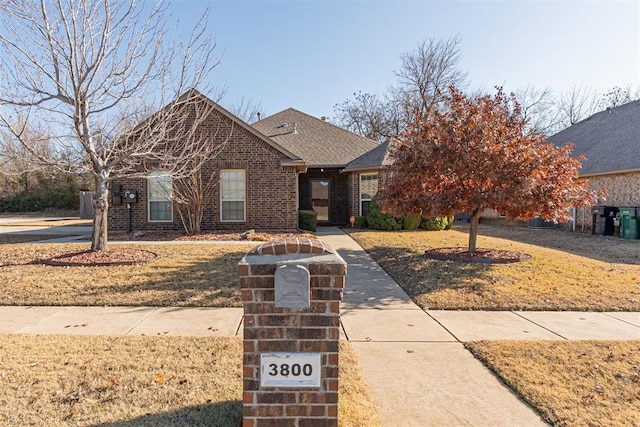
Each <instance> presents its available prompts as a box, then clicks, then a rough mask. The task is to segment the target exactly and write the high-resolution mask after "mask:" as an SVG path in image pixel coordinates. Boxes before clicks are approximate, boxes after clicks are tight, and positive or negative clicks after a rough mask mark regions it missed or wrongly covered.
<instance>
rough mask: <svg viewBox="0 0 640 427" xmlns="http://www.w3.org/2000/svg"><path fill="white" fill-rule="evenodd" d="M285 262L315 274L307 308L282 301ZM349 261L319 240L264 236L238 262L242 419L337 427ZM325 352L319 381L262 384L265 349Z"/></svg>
mask: <svg viewBox="0 0 640 427" xmlns="http://www.w3.org/2000/svg"><path fill="white" fill-rule="evenodd" d="M283 263H293V264H296V265H303V266H305V267H306V268H307V269H308V271H309V273H310V290H311V301H310V307H309V308H276V307H275V301H274V298H275V291H274V274H275V271H276V269H277V268H278V267H279V266H280V265H282V264H283ZM345 274H346V264H345V262H344V261H343V260H342V258H340V256H339V255H337V254H336V253H335V252H334V250H333V249H331V248H330V247H328V246H326V245H324V244H323V243H322V242H321V241H319V240H315V239H302V238H300V239H295V238H294V239H286V240H281V241H276V242H268V243H265V244H263V245H261V246H259V247H257V248H255V249H253V250H252V251H250V252H249V253H248V254H247V255H246V256H245V257H244V258H243V259H242V261H241V262H240V263H239V264H238V275H239V278H240V287H241V289H242V300H243V302H244V358H243V384H244V387H243V389H244V391H243V426H244V427H258V426H272V425H277V426H337V425H338V366H339V365H338V364H339V354H338V343H339V331H340V329H339V328H340V299H341V296H342V288H343V286H344V276H345ZM278 352H294V353H320V354H321V380H320V387H319V388H300V387H295V388H294V387H261V382H260V375H261V372H260V360H261V354H263V353H278Z"/></svg>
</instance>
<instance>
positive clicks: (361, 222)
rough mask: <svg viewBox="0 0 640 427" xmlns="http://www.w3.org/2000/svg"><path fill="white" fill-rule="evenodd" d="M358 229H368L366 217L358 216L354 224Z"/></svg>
mask: <svg viewBox="0 0 640 427" xmlns="http://www.w3.org/2000/svg"><path fill="white" fill-rule="evenodd" d="M353 225H355V226H356V227H358V228H367V227H368V226H369V223H368V222H367V217H366V216H356V221H355V222H354V223H353Z"/></svg>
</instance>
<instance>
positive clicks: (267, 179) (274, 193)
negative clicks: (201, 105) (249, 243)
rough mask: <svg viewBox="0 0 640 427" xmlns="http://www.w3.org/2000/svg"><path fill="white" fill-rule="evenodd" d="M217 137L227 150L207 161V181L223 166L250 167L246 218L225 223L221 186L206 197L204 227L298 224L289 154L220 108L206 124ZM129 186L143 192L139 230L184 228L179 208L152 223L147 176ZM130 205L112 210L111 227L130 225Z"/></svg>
mask: <svg viewBox="0 0 640 427" xmlns="http://www.w3.org/2000/svg"><path fill="white" fill-rule="evenodd" d="M203 127H204V128H205V131H206V132H208V133H209V134H210V135H211V139H212V140H213V141H216V142H218V143H220V144H224V148H223V149H222V151H221V152H220V153H219V154H218V155H217V156H216V157H215V158H212V159H210V161H208V162H207V163H206V165H205V166H204V169H203V175H204V181H205V182H206V181H207V180H208V179H209V178H210V177H212V176H213V179H214V181H215V182H216V183H217V182H219V175H220V169H226V168H238V169H246V180H247V182H246V201H245V203H246V218H245V221H243V222H222V221H221V219H220V192H219V186H218V185H216V186H215V187H214V188H213V191H212V194H211V196H210V197H208V200H207V202H206V209H205V216H204V218H203V220H202V229H203V230H216V229H236V230H237V229H249V228H256V229H263V230H264V229H295V228H297V225H298V215H297V209H296V206H297V200H296V186H297V172H296V171H295V169H294V168H293V167H283V166H281V165H280V158H282V157H283V154H282V153H280V152H279V151H277V150H276V149H275V148H273V147H271V146H270V145H269V144H267V143H266V142H264V141H263V140H261V139H260V138H258V137H257V136H255V135H253V134H252V133H251V132H249V131H247V130H245V129H244V128H242V127H241V126H239V125H237V124H232V122H231V121H230V120H229V119H228V118H227V117H226V116H224V115H222V114H221V113H219V112H217V111H214V113H213V114H212V116H211V118H210V119H209V120H208V121H207V122H206V123H205V124H203ZM116 182H117V183H119V184H122V188H123V193H124V191H125V190H136V191H137V192H138V200H139V201H138V203H136V204H134V205H132V225H133V227H132V228H133V230H134V231H135V230H182V229H183V227H182V223H181V221H180V217H179V216H178V212H177V209H176V208H175V206H174V209H173V221H172V222H149V221H148V220H147V218H148V212H147V208H148V204H147V203H148V197H147V181H146V179H126V180H118V181H116ZM127 215H128V213H127V207H126V204H123V205H122V206H112V207H111V208H110V209H109V229H110V230H112V231H117V230H126V229H127V224H128V219H127V218H128V217H127Z"/></svg>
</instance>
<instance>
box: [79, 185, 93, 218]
mask: <svg viewBox="0 0 640 427" xmlns="http://www.w3.org/2000/svg"><path fill="white" fill-rule="evenodd" d="M92 200H93V191H81V192H80V219H91V218H93V204H92V203H91V201H92Z"/></svg>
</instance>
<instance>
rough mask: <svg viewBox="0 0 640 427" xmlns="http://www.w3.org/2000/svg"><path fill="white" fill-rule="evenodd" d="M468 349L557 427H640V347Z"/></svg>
mask: <svg viewBox="0 0 640 427" xmlns="http://www.w3.org/2000/svg"><path fill="white" fill-rule="evenodd" d="M466 346H467V348H469V349H470V350H471V351H472V352H473V353H474V354H475V355H476V357H478V358H479V359H480V360H482V361H483V362H484V363H485V364H487V365H488V366H489V368H490V369H491V370H492V371H493V372H495V373H496V374H497V375H498V376H499V377H500V378H501V379H502V380H503V381H504V382H505V383H506V384H507V385H509V386H510V387H511V388H512V389H513V390H515V392H516V393H518V394H519V395H520V396H523V397H524V399H525V400H526V401H528V402H529V403H530V404H532V405H533V406H535V407H536V408H537V410H538V412H539V413H540V414H541V415H542V416H543V417H544V418H545V419H546V420H547V421H549V422H550V423H551V424H552V425H554V426H603V425H606V426H637V425H640V341H537V342H531V341H526V342H525V341H491V342H474V343H468V344H466Z"/></svg>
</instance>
